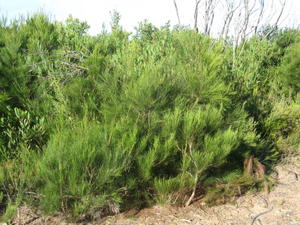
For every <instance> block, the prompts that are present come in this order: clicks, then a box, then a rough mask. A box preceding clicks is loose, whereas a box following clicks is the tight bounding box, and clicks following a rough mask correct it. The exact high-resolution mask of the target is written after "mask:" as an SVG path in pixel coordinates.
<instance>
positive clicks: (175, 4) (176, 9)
mask: <svg viewBox="0 0 300 225" xmlns="http://www.w3.org/2000/svg"><path fill="white" fill-rule="evenodd" d="M173 3H174V7H175V11H176V15H177V20H178V24H179V25H181V22H180V17H179V11H178V7H177V3H176V0H173Z"/></svg>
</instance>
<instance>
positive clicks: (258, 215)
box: [251, 206, 273, 225]
mask: <svg viewBox="0 0 300 225" xmlns="http://www.w3.org/2000/svg"><path fill="white" fill-rule="evenodd" d="M272 210H273V206H272V207H271V208H270V209H268V210H267V211H264V212H261V213H259V214H257V215H256V216H255V217H254V218H253V219H252V222H251V225H253V224H254V223H255V220H257V219H258V217H260V216H262V215H265V214H267V213H269V212H271V211H272Z"/></svg>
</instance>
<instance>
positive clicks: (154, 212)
mask: <svg viewBox="0 0 300 225" xmlns="http://www.w3.org/2000/svg"><path fill="white" fill-rule="evenodd" d="M297 165H300V163H299V158H298V157H297V158H290V159H289V160H288V161H285V163H282V164H280V165H278V166H277V167H276V171H277V172H278V174H277V176H278V184H277V185H276V186H275V187H274V189H273V190H272V191H271V193H269V194H267V193H256V194H247V195H245V196H242V197H240V198H238V199H237V200H236V202H235V203H231V204H225V205H221V206H216V207H211V208H209V207H207V206H206V205H205V204H203V203H201V202H196V203H194V204H192V205H191V206H189V207H186V208H175V207H166V206H164V207H162V206H155V207H152V208H147V209H143V210H142V211H139V212H134V211H132V212H127V213H122V214H118V215H115V216H111V217H106V218H98V219H96V220H95V221H94V222H90V223H77V224H75V223H67V222H65V220H64V219H63V217H62V216H59V215H58V216H53V217H39V216H37V215H36V214H35V213H33V212H32V210H30V209H29V208H27V207H21V208H19V210H18V213H17V215H16V217H15V218H14V219H13V220H12V224H16V225H38V224H43V225H59V224H60V225H96V224H103V225H188V224H190V225H292V224H293V225H295V224H298V225H300V180H299V179H300V177H299V179H298V176H300V166H297Z"/></svg>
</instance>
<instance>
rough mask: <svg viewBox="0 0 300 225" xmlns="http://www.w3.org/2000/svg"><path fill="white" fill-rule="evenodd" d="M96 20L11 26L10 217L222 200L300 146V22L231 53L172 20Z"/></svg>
mask: <svg viewBox="0 0 300 225" xmlns="http://www.w3.org/2000/svg"><path fill="white" fill-rule="evenodd" d="M87 29H88V25H87V24H86V23H84V22H80V21H79V20H77V19H74V18H72V17H70V18H68V19H67V21H66V23H58V22H55V21H51V20H50V19H49V18H48V17H47V16H45V15H43V14H36V15H34V16H32V17H29V18H27V19H23V20H16V21H14V22H12V23H10V24H6V23H5V20H3V21H2V22H1V25H0V204H1V205H0V208H1V211H2V213H4V211H5V210H6V214H5V215H4V218H5V216H6V217H7V216H9V214H11V212H12V211H13V210H14V208H15V206H17V205H19V204H29V205H31V206H34V207H36V208H38V209H41V210H43V212H44V213H49V214H51V213H54V212H57V211H62V212H65V213H68V214H69V215H72V216H74V217H76V218H77V217H79V216H80V215H92V214H93V213H94V212H96V211H99V210H100V211H101V212H103V214H107V213H112V212H119V211H123V210H126V209H130V208H132V207H143V206H148V205H152V204H155V203H168V204H186V203H190V202H191V200H192V199H193V198H195V197H199V196H205V197H204V198H205V199H206V201H207V202H209V203H218V202H219V200H220V199H224V198H225V199H226V198H227V197H231V196H234V195H236V194H237V193H239V194H240V193H241V192H245V191H247V190H249V189H251V188H260V187H261V185H262V183H264V182H266V181H267V182H268V183H270V182H271V183H272V181H271V179H270V178H269V177H268V176H267V173H264V172H263V173H261V172H260V170H259V168H261V167H259V165H260V166H263V167H264V168H266V171H268V170H269V169H271V168H272V166H273V165H274V163H276V162H277V161H278V159H279V158H280V157H281V156H282V155H285V154H288V153H291V152H292V153H295V152H297V151H299V147H300V145H299V144H300V139H299V138H300V124H299V122H300V99H299V95H298V92H299V89H300V31H299V30H294V29H275V30H274V32H273V33H272V35H270V36H268V38H264V37H263V32H264V30H262V31H261V35H259V36H255V37H252V38H251V39H249V40H247V42H246V43H242V44H241V45H240V46H238V47H237V48H236V49H234V48H233V47H232V45H231V40H230V38H228V40H216V39H213V38H211V37H207V36H204V35H202V34H199V33H196V32H195V31H193V30H190V29H188V28H184V27H175V28H173V29H172V28H171V27H170V26H169V25H168V24H167V25H166V26H164V27H161V28H157V27H155V26H153V25H152V24H150V23H148V22H143V23H140V25H139V26H138V27H137V29H136V32H135V33H134V34H130V33H128V32H126V31H124V30H123V29H122V27H120V26H119V16H118V14H115V15H114V17H113V18H112V31H111V32H105V31H103V32H102V33H101V34H99V35H97V36H90V35H88V34H87ZM267 29H269V28H266V31H267ZM249 159H251V160H252V164H253V166H252V168H251V170H249V168H248V167H247V165H246V166H245V165H244V164H245V163H244V162H248V163H249ZM247 168H248V169H247Z"/></svg>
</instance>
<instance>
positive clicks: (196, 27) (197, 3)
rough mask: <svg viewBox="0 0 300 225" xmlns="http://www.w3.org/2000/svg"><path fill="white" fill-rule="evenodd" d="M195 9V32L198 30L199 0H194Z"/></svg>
mask: <svg viewBox="0 0 300 225" xmlns="http://www.w3.org/2000/svg"><path fill="white" fill-rule="evenodd" d="M195 1H196V2H195V3H196V4H195V11H194V29H195V31H196V32H198V31H199V30H198V11H199V4H200V2H201V0H195Z"/></svg>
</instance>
